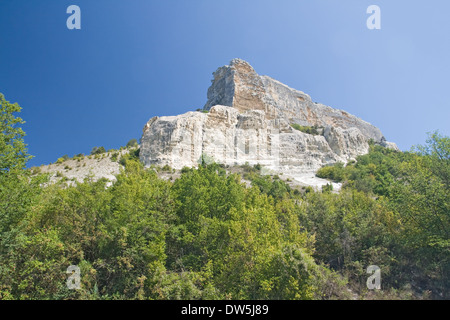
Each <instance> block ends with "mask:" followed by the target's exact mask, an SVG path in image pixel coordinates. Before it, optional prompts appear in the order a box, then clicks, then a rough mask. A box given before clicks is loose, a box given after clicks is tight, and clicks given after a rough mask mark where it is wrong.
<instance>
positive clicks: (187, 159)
mask: <svg viewBox="0 0 450 320" xmlns="http://www.w3.org/2000/svg"><path fill="white" fill-rule="evenodd" d="M213 77H214V78H213V80H212V84H211V86H210V88H209V89H208V93H207V102H206V104H205V106H204V108H203V110H199V111H191V112H187V113H185V114H182V115H178V116H165V117H154V118H152V119H150V120H149V121H148V122H147V124H146V125H145V127H144V132H143V135H142V138H141V150H140V159H141V161H143V163H144V164H145V165H146V166H150V165H153V164H154V165H166V164H167V165H170V166H171V167H173V168H175V169H180V168H182V167H184V166H188V167H193V166H196V165H198V163H199V162H200V161H202V160H203V161H204V160H205V159H208V161H215V162H218V163H222V164H225V165H230V166H233V165H241V164H245V163H248V164H260V165H262V166H263V168H265V169H266V170H267V172H272V173H276V174H280V173H283V174H286V175H289V176H291V177H292V178H294V179H295V180H297V181H299V182H304V183H305V184H313V185H314V184H315V183H314V182H310V183H308V181H307V180H308V179H312V176H314V172H315V171H316V170H317V169H319V168H320V167H322V166H324V165H331V164H333V163H336V162H344V163H345V162H347V161H349V160H351V159H354V158H355V157H356V156H358V155H361V154H365V153H367V152H368V150H369V141H373V142H374V143H376V144H380V145H383V146H385V147H389V148H394V149H397V146H396V145H395V144H394V143H390V142H387V141H386V139H385V138H384V136H383V135H382V133H381V131H380V130H379V129H378V128H377V127H375V126H373V125H371V124H370V123H368V122H366V121H363V120H361V119H360V118H358V117H356V116H354V115H351V114H349V113H347V112H345V111H343V110H338V109H333V108H331V107H328V106H325V105H323V104H320V103H315V102H313V101H312V100H311V98H310V97H309V96H308V95H307V94H305V93H303V92H301V91H298V90H295V89H292V88H290V87H288V86H286V85H284V84H283V83H281V82H279V81H277V80H274V79H272V78H270V77H268V76H261V75H258V74H257V73H256V71H255V70H254V69H253V67H252V66H251V65H250V64H249V63H248V62H246V61H244V60H241V59H233V60H232V61H231V62H230V64H229V65H226V66H223V67H220V68H218V69H217V70H216V71H215V72H214V73H213Z"/></svg>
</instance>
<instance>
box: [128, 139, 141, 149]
mask: <svg viewBox="0 0 450 320" xmlns="http://www.w3.org/2000/svg"><path fill="white" fill-rule="evenodd" d="M137 145H138V142H137V140H136V139H131V140H130V141H128V143H127V148H133V147H137Z"/></svg>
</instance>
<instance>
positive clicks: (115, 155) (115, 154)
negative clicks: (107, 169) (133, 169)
mask: <svg viewBox="0 0 450 320" xmlns="http://www.w3.org/2000/svg"><path fill="white" fill-rule="evenodd" d="M118 157H119V153H118V152H114V153H113V154H112V155H111V161H113V162H116V161H117V159H118Z"/></svg>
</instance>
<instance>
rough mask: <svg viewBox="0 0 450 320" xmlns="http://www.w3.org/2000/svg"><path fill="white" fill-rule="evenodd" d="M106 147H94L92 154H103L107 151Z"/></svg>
mask: <svg viewBox="0 0 450 320" xmlns="http://www.w3.org/2000/svg"><path fill="white" fill-rule="evenodd" d="M105 152H106V150H105V147H93V148H92V150H91V155H96V154H101V153H105Z"/></svg>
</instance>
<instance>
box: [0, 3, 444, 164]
mask: <svg viewBox="0 0 450 320" xmlns="http://www.w3.org/2000/svg"><path fill="white" fill-rule="evenodd" d="M72 4H75V5H78V6H79V7H80V8H81V30H68V29H67V27H66V20H67V18H68V17H69V14H67V13H66V9H67V7H68V6H69V5H72ZM372 4H376V5H378V6H379V7H380V8H381V30H369V29H367V27H366V20H367V18H368V17H369V15H368V14H367V13H366V9H367V7H368V6H369V5H372ZM449 15H450V2H449V1H445V0H441V1H439V0H434V1H415V2H414V4H413V3H412V2H411V1H404V0H396V1H392V0H389V1H383V0H370V1H365V0H339V1H336V0H327V1H326V0H317V1H310V0H292V1H290V0H278V1H273V0H270V1H269V0H214V1H211V0H189V1H188V0H164V1H159V0H158V1H157V0H133V1H125V0H120V1H119V0H95V1H92V0H71V1H65V0H0V46H1V49H0V92H1V93H3V94H4V95H5V96H6V98H7V100H9V101H11V102H18V103H19V104H20V105H21V106H22V107H23V111H22V113H21V116H22V117H23V118H24V120H26V121H27V123H26V125H25V126H24V129H25V131H26V132H27V136H26V143H27V144H28V149H29V152H30V153H31V154H32V155H34V156H35V158H34V159H33V160H31V161H30V165H40V164H45V163H49V162H54V161H55V160H56V159H57V158H58V157H60V156H62V155H64V154H68V155H69V156H72V155H74V154H78V153H85V154H88V153H89V152H90V150H91V148H92V147H94V146H104V147H105V148H106V149H110V148H118V147H120V146H121V145H125V144H126V143H127V141H128V140H130V139H132V138H136V139H139V138H140V136H141V133H142V128H143V127H144V125H145V123H146V122H147V120H148V119H150V118H151V117H153V116H155V115H175V114H180V113H184V112H187V111H190V110H195V109H197V108H201V107H203V105H204V103H205V102H206V92H207V89H208V87H209V85H210V83H211V79H212V72H214V71H215V70H216V69H217V68H218V67H220V66H222V65H225V64H228V63H229V61H230V60H231V59H233V58H236V57H239V58H242V59H245V60H247V61H248V62H249V63H250V64H251V65H252V66H253V67H254V68H255V70H256V71H257V72H258V73H260V74H266V75H269V76H271V77H273V78H275V79H277V80H279V81H281V82H283V83H285V84H287V85H289V86H291V87H293V88H296V89H298V90H301V91H304V92H306V93H308V94H309V95H310V96H311V97H312V99H313V101H317V102H321V103H324V104H326V105H330V106H332V107H334V108H339V109H344V110H346V111H348V112H350V113H352V114H355V115H357V116H359V117H361V118H362V119H364V120H366V121H368V122H370V123H372V124H374V125H375V126H377V127H379V128H380V129H381V131H382V132H383V133H384V135H385V136H386V138H387V139H388V140H389V141H394V142H396V143H397V144H398V146H399V147H400V148H401V149H402V150H409V149H410V147H411V146H412V145H415V144H420V143H424V142H425V139H426V132H429V131H434V130H440V132H441V133H442V134H445V135H450V130H449V119H450V108H449V104H450V101H449V98H448V91H449V84H450V82H449V75H450V55H449V51H450V50H449V49H450V25H449V22H448V21H449Z"/></svg>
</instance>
